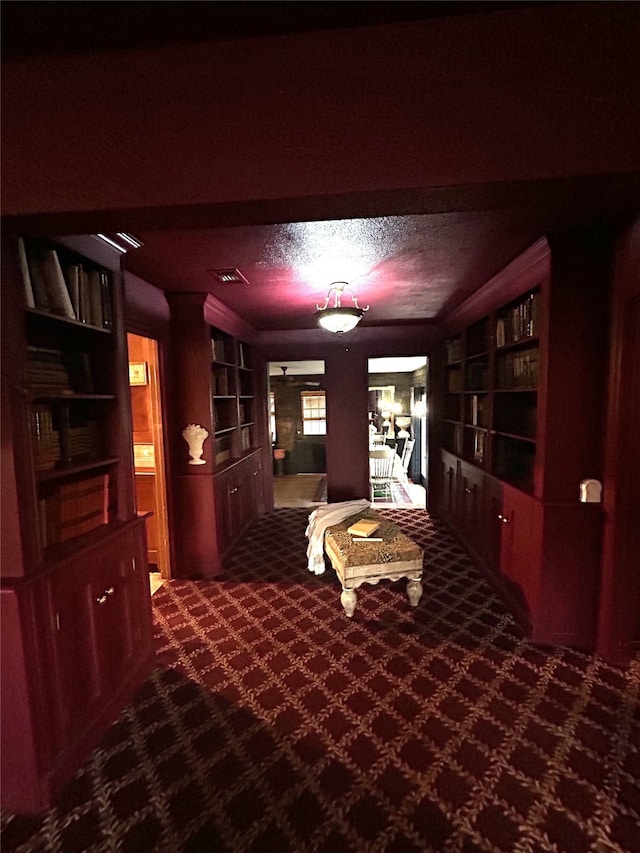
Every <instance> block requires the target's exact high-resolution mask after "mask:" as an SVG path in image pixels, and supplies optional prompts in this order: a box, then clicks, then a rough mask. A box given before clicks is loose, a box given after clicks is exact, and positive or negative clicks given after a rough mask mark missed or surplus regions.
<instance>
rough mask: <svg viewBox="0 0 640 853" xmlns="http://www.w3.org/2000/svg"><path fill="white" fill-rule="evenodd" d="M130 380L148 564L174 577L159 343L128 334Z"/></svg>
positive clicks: (138, 493) (138, 501)
mask: <svg viewBox="0 0 640 853" xmlns="http://www.w3.org/2000/svg"><path fill="white" fill-rule="evenodd" d="M127 345H128V349H129V380H130V387H131V409H132V418H133V455H134V471H135V487H136V507H137V510H138V512H143V513H149V515H148V517H147V547H148V558H149V564H150V566H151V568H152V569H154V568H156V569H157V570H158V571H159V572H160V575H161V576H162V577H163V578H170V577H171V564H170V556H169V554H170V549H169V525H168V518H167V490H166V483H165V464H164V443H163V441H164V440H163V418H162V405H161V399H160V390H159V382H158V373H159V358H158V346H157V342H156V341H154V340H152V339H151V338H143V337H141V336H139V335H134V334H128V335H127Z"/></svg>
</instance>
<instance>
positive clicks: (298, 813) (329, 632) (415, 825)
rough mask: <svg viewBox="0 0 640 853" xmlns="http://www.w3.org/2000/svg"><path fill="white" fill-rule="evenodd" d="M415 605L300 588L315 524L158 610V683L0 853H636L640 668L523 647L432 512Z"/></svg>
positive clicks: (388, 513) (390, 594) (313, 579)
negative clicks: (351, 608)
mask: <svg viewBox="0 0 640 853" xmlns="http://www.w3.org/2000/svg"><path fill="white" fill-rule="evenodd" d="M381 512H382V513H384V515H385V517H388V518H390V519H392V520H393V521H395V522H396V523H397V524H399V525H400V526H401V527H402V529H403V530H404V531H405V532H406V533H407V534H408V535H409V536H411V537H412V538H414V539H415V540H416V541H417V542H418V543H419V544H420V545H421V546H422V547H423V548H424V551H425V575H424V594H423V597H422V600H421V602H420V604H419V606H418V607H417V608H415V609H413V608H411V607H410V606H409V604H408V602H407V599H406V596H405V591H404V582H395V583H392V582H388V581H387V582H381V583H380V584H378V585H377V586H370V585H369V586H364V587H362V588H361V590H360V594H359V601H358V609H357V610H356V613H355V615H354V617H353V619H348V618H347V617H346V616H345V615H344V613H343V611H342V607H341V605H340V601H339V593H340V587H339V584H338V582H337V580H336V578H335V575H334V574H333V572H332V571H331V570H327V572H326V573H325V574H324V575H321V576H315V575H312V574H309V572H308V571H307V569H306V558H305V548H306V539H305V537H304V530H305V526H306V521H307V516H308V511H306V510H304V509H280V510H276V511H275V512H274V513H271V514H270V515H268V516H265V517H263V518H262V519H260V520H259V521H258V522H257V523H255V524H254V525H253V527H252V528H251V529H250V530H249V531H248V534H247V535H246V537H245V538H244V539H243V541H242V543H241V544H240V546H239V547H238V548H237V549H236V551H235V552H234V554H233V555H232V557H231V558H230V559H229V560H228V563H227V566H226V570H225V575H224V576H223V577H221V578H219V579H217V580H215V581H210V582H188V581H172V582H168V583H165V584H164V585H163V586H162V587H161V589H160V590H158V592H157V593H156V594H155V595H154V597H153V605H154V612H155V632H156V647H157V655H158V657H157V668H156V669H155V671H154V673H153V676H152V677H151V678H150V679H149V680H148V681H147V683H146V684H145V685H144V686H143V687H142V688H141V689H140V691H139V692H138V694H137V696H136V698H135V701H134V702H133V703H132V704H131V705H130V706H129V707H127V709H126V710H125V711H124V713H123V714H122V715H121V717H120V719H119V720H118V722H117V723H116V724H115V725H114V726H113V727H112V729H111V730H110V732H109V734H108V736H107V737H106V738H105V739H104V741H103V743H102V745H101V746H100V748H99V749H96V750H95V751H94V753H93V754H92V755H91V757H90V759H89V760H88V761H87V763H86V765H85V766H84V767H83V768H82V770H81V771H80V772H79V773H78V774H77V776H76V777H75V779H74V780H73V781H72V782H71V784H70V785H69V786H68V787H67V789H66V790H65V792H64V793H63V795H62V796H61V797H60V801H59V803H58V805H57V807H56V808H54V809H52V810H51V811H49V812H48V813H46V814H44V815H38V816H35V817H25V816H13V815H4V816H3V833H2V850H3V851H4V853H8V851H10V850H11V851H23V853H27V851H28V853H34V851H43V852H44V851H56V853H58V851H60V853H70V852H71V851H96V853H98V851H100V853H102V851H131V853H141V851H163V853H176V852H177V851H186V852H188V853H199V851H203V852H204V851H207V853H218V851H224V853H245V851H255V852H256V853H257V851H265V853H267V851H268V853H311V851H314V853H319V851H323V853H378V852H379V853H382V851H385V853H429V851H460V853H471V851H495V853H499V851H506V853H534V851H535V853H542V851H567V853H569V851H570V853H615V851H640V819H639V815H640V781H639V775H640V711H639V704H638V690H639V683H638V671H637V669H635V668H633V667H630V668H622V667H619V668H618V667H612V666H609V665H607V664H605V663H604V662H603V661H602V660H600V659H599V658H597V657H592V656H589V655H585V654H580V653H578V652H575V651H570V650H568V649H564V648H552V649H545V650H543V649H538V648H534V647H533V646H531V645H530V644H529V643H528V642H526V641H525V640H524V639H523V637H522V635H521V632H520V631H519V629H518V628H517V627H516V625H515V624H514V622H513V621H512V619H511V618H510V616H509V615H508V614H507V613H506V612H505V610H504V609H503V607H502V605H501V604H500V603H499V602H498V601H497V600H496V598H495V597H494V596H493V594H492V593H491V591H490V589H489V587H488V586H487V584H486V583H485V581H484V580H483V579H482V578H481V577H480V576H479V574H478V573H477V572H476V570H475V569H474V567H473V566H472V565H471V563H470V562H469V560H468V559H467V558H466V557H465V555H464V553H463V552H462V551H461V550H460V548H459V547H458V545H457V544H456V543H455V541H453V540H452V539H451V538H450V536H449V535H448V534H447V533H446V532H445V530H444V529H443V528H442V527H441V526H440V525H439V524H438V523H437V522H436V521H434V520H431V519H430V517H429V516H428V514H427V512H426V511H424V510H421V511H410V510H409V511H408V510H382V511H381Z"/></svg>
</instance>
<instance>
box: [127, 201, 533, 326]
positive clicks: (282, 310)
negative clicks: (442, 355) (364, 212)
mask: <svg viewBox="0 0 640 853" xmlns="http://www.w3.org/2000/svg"><path fill="white" fill-rule="evenodd" d="M539 228H540V226H539V225H538V224H537V223H536V222H532V221H529V218H528V217H527V216H525V215H522V214H518V213H516V212H511V211H509V212H491V213H464V214H462V213H444V214H439V215H408V216H385V217H376V218H370V219H344V220H328V221H320V222H295V223H285V224H279V225H265V226H247V227H240V228H218V229H211V230H190V231H177V232H162V231H158V232H148V233H147V232H142V233H139V232H137V233H136V236H137V237H139V238H140V239H141V240H142V241H143V243H144V246H143V247H142V248H141V249H138V250H136V251H132V252H130V253H128V254H127V257H126V259H125V261H124V264H125V266H126V268H128V269H130V270H131V271H132V272H134V273H136V274H137V275H139V276H140V277H141V278H144V279H146V280H148V281H151V282H153V283H154V284H156V285H158V286H160V287H162V288H163V289H165V290H171V291H185V292H209V293H212V294H213V295H214V296H216V297H217V298H218V299H220V300H221V301H222V302H223V303H225V304H226V305H227V306H228V307H229V308H231V309H232V310H234V311H235V312H237V313H238V314H240V315H241V316H242V317H243V318H244V319H245V320H247V321H248V322H249V323H250V324H251V325H252V326H253V327H254V328H256V329H305V328H313V327H314V326H315V320H314V311H315V306H316V304H318V303H320V304H322V303H324V300H325V296H326V294H327V292H328V288H329V285H330V284H331V283H332V282H333V281H347V282H348V283H349V285H350V287H351V288H352V290H353V291H354V293H355V294H356V297H357V299H358V301H359V304H360V305H361V307H365V306H367V305H369V311H368V312H367V314H366V319H365V321H363V322H366V324H367V325H387V324H389V323H396V324H398V323H409V322H416V321H421V320H430V319H433V318H435V317H437V316H438V315H439V314H441V313H442V312H443V311H444V310H445V309H448V308H449V307H450V306H451V305H452V302H458V301H460V299H461V298H463V297H464V296H465V295H467V294H468V293H470V292H472V291H473V290H475V289H476V288H477V287H478V286H480V285H481V284H482V283H483V282H484V281H486V280H487V279H488V278H490V277H491V275H493V274H494V273H495V272H497V271H498V270H499V269H500V268H501V267H502V266H504V264H505V263H508V262H509V261H510V260H511V259H512V258H513V257H515V256H516V255H517V254H519V253H520V252H521V251H522V250H523V249H525V248H526V247H527V246H528V245H530V244H531V243H533V242H534V241H535V240H536V239H537V238H538V237H539V236H540V230H539ZM223 268H236V269H238V270H239V271H240V272H241V273H242V276H243V277H244V278H245V279H246V282H240V283H232V284H221V283H219V282H218V281H217V280H216V279H215V277H214V276H213V275H212V274H211V272H210V271H211V270H212V269H223ZM343 304H345V305H349V304H351V300H350V297H349V295H348V294H345V297H344V298H343Z"/></svg>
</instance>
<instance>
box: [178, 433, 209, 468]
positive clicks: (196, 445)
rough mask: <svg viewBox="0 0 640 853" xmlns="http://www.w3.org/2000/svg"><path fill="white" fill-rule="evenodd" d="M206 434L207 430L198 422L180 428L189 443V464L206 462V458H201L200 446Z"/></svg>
mask: <svg viewBox="0 0 640 853" xmlns="http://www.w3.org/2000/svg"><path fill="white" fill-rule="evenodd" d="M208 435H209V433H208V431H207V430H206V429H205V428H204V427H202V426H200V425H199V424H188V425H187V426H186V427H185V428H184V429H183V430H182V437H183V438H184V440H185V441H186V442H187V444H188V445H189V456H190V457H191V458H190V459H189V465H206V464H207V460H206V459H203V458H202V448H203V445H204V440H205V438H207V436H208Z"/></svg>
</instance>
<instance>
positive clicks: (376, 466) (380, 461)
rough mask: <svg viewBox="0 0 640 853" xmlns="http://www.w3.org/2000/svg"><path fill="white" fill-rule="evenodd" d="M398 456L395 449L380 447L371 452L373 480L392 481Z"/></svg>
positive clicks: (370, 465)
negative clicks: (394, 461)
mask: <svg viewBox="0 0 640 853" xmlns="http://www.w3.org/2000/svg"><path fill="white" fill-rule="evenodd" d="M395 455H396V452H395V450H394V449H393V447H380V448H377V447H376V448H375V449H374V450H370V451H369V471H370V477H371V479H373V480H391V477H392V475H393V460H394V457H395Z"/></svg>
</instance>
